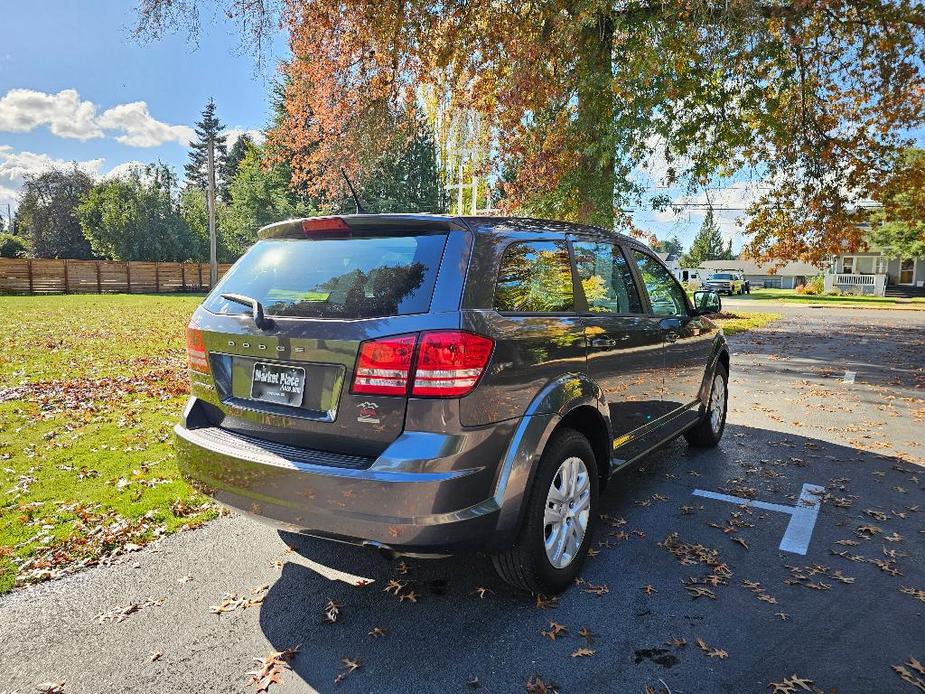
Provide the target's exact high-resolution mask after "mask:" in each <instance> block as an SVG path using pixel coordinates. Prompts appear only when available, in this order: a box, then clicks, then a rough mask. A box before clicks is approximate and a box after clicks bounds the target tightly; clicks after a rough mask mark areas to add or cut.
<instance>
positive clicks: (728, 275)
mask: <svg viewBox="0 0 925 694" xmlns="http://www.w3.org/2000/svg"><path fill="white" fill-rule="evenodd" d="M703 288H704V289H707V290H709V291H713V292H716V293H717V294H729V295H730V296H732V295H733V294H741V293H742V292H743V291H744V290H745V283H744V280H743V278H742V277H741V276H738V275H737V274H736V273H734V272H714V273H713V274H712V275H710V276H709V277H708V278H707V281H706V282H704V283H703Z"/></svg>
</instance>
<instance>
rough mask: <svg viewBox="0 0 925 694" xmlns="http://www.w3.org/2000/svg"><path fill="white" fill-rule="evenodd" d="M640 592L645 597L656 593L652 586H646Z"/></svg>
mask: <svg viewBox="0 0 925 694" xmlns="http://www.w3.org/2000/svg"><path fill="white" fill-rule="evenodd" d="M642 590H643V592H644V593H645V594H646V595H652V594H654V593H657V592H658V591H657V590H655V587H654V586H652V585H649V584H646V585H645V586H643V587H642Z"/></svg>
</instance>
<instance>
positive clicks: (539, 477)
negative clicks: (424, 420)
mask: <svg viewBox="0 0 925 694" xmlns="http://www.w3.org/2000/svg"><path fill="white" fill-rule="evenodd" d="M575 458H578V459H579V460H580V461H581V463H582V464H583V465H584V471H585V473H586V478H587V491H588V496H587V498H588V504H587V518H586V520H585V529H584V535H583V536H582V538H581V543H580V544H578V546H577V550H574V551H573V552H571V554H570V557H569V552H568V551H563V552H562V554H561V555H560V557H561V558H560V561H565V560H566V559H568V561H567V563H566V564H565V565H564V566H561V567H559V566H556V565H555V564H554V563H553V561H552V560H551V558H550V556H549V554H548V553H547V549H546V544H547V536H548V535H549V536H553V535H555V536H556V537H561V535H558V534H556V533H555V530H556V526H555V525H552V526H548V525H546V523H545V520H546V511H547V502H548V501H549V498H550V494H551V492H552V486H553V482H554V481H555V482H557V483H559V484H561V483H562V481H563V480H564V479H565V478H562V477H560V468H561V467H564V466H566V465H568V464H570V465H573V466H575V465H576V464H575V463H574V462H572V463H569V461H573V460H574V459H575ZM579 477H580V471H579ZM577 484H578V486H579V488H581V482H580V481H579V482H577ZM597 495H598V468H597V463H596V462H595V459H594V451H593V450H592V449H591V444H590V443H589V442H588V439H587V438H585V437H584V436H583V435H582V434H580V433H578V432H577V431H575V430H574V429H560V430H559V431H557V432H556V433H555V434H553V436H552V438H551V439H550V440H549V443H547V444H546V448H545V450H544V451H543V455H542V456H541V457H540V462H539V464H538V466H537V469H536V474H535V475H534V479H533V483H532V485H531V488H530V493H529V496H528V498H527V502H526V504H527V507H526V510H525V512H524V518H523V521H522V522H521V527H520V531H519V533H518V537H517V541H516V542H515V543H514V546H513V547H511V548H510V549H508V550H506V551H504V552H500V553H498V554H494V555H492V557H491V560H492V564H494V567H495V571H496V572H497V573H498V575H499V576H500V577H501V578H502V579H503V580H504V581H505V582H507V583H509V584H511V585H512V586H514V587H515V588H521V589H523V590H527V591H530V592H532V593H541V594H544V595H555V594H557V593H561V592H562V591H563V590H565V589H566V588H567V587H568V586H569V585H570V584H571V583H572V581H574V580H575V577H576V576H577V575H578V572H579V570H580V569H581V565H582V564H583V563H584V560H585V557H586V556H587V554H588V547H589V545H590V543H591V536H592V535H593V533H594V527H595V521H596V520H597ZM581 498H584V497H583V495H582V497H581ZM551 503H555V502H551ZM578 505H581V502H580V501H579V504H578ZM582 515H583V514H582ZM569 522H570V523H573V524H574V525H568V526H564V528H563V531H564V532H566V533H568V532H569V530H568V529H567V528H569V527H571V528H572V529H573V530H574V529H575V528H579V527H580V518H579V516H575V517H574V519H573V520H571V521H569ZM558 527H563V526H558ZM552 544H553V549H552V550H551V551H552V552H553V553H554V554H555V548H556V547H557V543H555V542H553V543H552Z"/></svg>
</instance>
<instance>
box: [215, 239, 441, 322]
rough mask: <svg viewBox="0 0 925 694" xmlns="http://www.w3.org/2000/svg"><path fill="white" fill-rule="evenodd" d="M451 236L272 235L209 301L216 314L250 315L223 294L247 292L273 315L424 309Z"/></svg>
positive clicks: (340, 315)
mask: <svg viewBox="0 0 925 694" xmlns="http://www.w3.org/2000/svg"><path fill="white" fill-rule="evenodd" d="M445 244H446V234H428V235H421V236H392V237H388V238H382V237H378V238H348V239H324V240H305V239H267V240H264V241H260V242H258V243H257V244H256V245H254V246H253V248H251V249H250V250H249V251H248V252H247V253H246V254H245V255H244V257H243V258H241V260H239V261H238V262H237V264H236V265H235V266H234V267H233V268H232V269H231V270H230V271H229V272H228V274H227V275H225V277H223V278H222V281H221V282H220V283H219V284H218V285H217V286H216V287H215V291H214V292H212V294H210V295H209V297H208V299H206V302H205V304H204V305H205V308H206V309H208V310H209V311H212V312H213V313H246V312H248V311H250V309H249V308H247V307H246V306H242V305H241V304H237V303H233V302H230V301H228V300H226V299H223V298H222V296H221V295H222V294H244V295H245V296H248V297H251V298H252V299H257V300H258V301H259V302H260V303H262V304H263V309H264V311H265V312H266V313H267V314H268V315H273V316H286V317H292V318H379V317H382V316H397V315H404V314H408V313H425V312H426V311H427V310H429V308H430V299H431V296H432V294H433V291H434V282H435V281H436V278H437V271H438V270H439V268H440V260H441V258H442V257H443V247H444V245H445Z"/></svg>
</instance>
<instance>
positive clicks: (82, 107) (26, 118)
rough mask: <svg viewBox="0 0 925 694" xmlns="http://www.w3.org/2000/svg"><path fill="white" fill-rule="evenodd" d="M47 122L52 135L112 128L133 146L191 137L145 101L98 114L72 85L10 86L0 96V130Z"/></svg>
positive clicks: (87, 136) (95, 133)
mask: <svg viewBox="0 0 925 694" xmlns="http://www.w3.org/2000/svg"><path fill="white" fill-rule="evenodd" d="M41 126H48V129H49V130H50V131H51V133H52V134H53V135H57V136H58V137H66V138H72V139H77V140H91V139H94V138H101V137H104V136H105V135H106V131H111V134H112V135H113V136H114V137H115V140H116V142H120V143H122V144H124V145H129V146H132V147H158V146H160V145H162V144H165V143H167V142H176V143H177V144H180V145H183V146H186V145H188V144H189V142H190V140H191V139H192V138H193V137H194V133H193V129H192V128H191V127H189V126H187V125H170V124H168V123H164V122H162V121H159V120H157V119H156V118H154V117H153V116H152V115H151V112H150V111H149V109H148V104H147V103H146V102H144V101H135V102H133V103H130V104H119V105H117V106H113V107H112V108H110V109H107V110H106V111H103V113H102V114H99V115H97V106H96V104H94V103H93V102H92V101H86V100H83V99H81V98H80V94H78V93H77V91H76V90H74V89H64V90H62V91H60V92H58V93H57V94H47V93H45V92H39V91H35V90H33V89H11V90H10V91H8V92H7V93H6V94H5V95H4V96H3V97H0V131H5V132H16V133H23V132H30V131H32V130H34V129H35V128H38V127H41Z"/></svg>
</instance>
